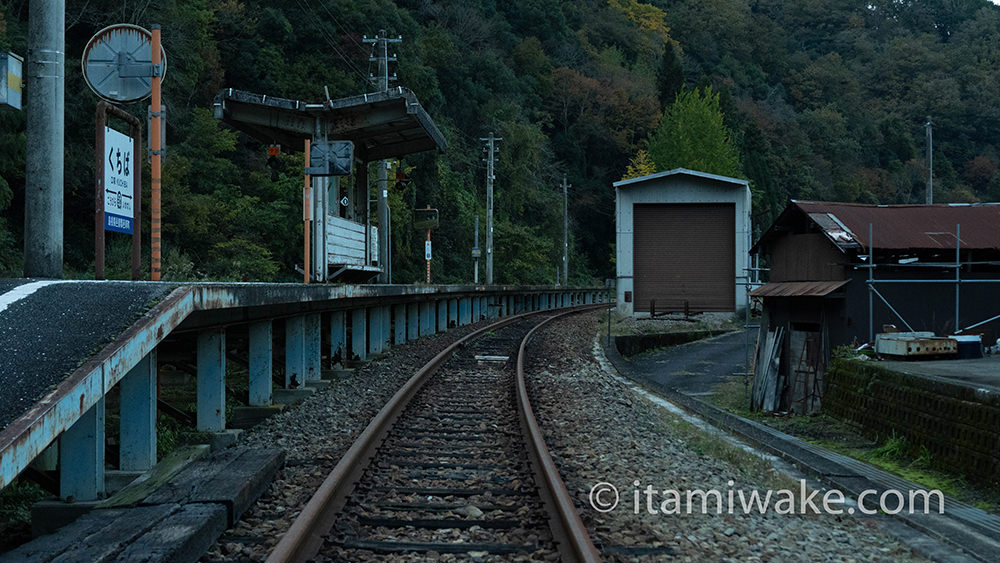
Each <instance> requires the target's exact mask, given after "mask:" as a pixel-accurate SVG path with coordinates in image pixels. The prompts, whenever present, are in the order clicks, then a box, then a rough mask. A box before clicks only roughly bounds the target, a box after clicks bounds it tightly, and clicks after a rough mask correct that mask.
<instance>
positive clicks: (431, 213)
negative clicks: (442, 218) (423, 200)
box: [413, 205, 438, 283]
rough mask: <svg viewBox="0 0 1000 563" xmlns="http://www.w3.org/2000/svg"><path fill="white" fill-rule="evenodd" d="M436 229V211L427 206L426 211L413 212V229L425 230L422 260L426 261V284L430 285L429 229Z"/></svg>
mask: <svg viewBox="0 0 1000 563" xmlns="http://www.w3.org/2000/svg"><path fill="white" fill-rule="evenodd" d="M437 227H438V210H437V209H431V206H430V205H428V206H427V208H426V209H414V210H413V228H414V229H417V230H421V229H427V241H426V242H424V260H426V261H427V283H431V229H436V228H437Z"/></svg>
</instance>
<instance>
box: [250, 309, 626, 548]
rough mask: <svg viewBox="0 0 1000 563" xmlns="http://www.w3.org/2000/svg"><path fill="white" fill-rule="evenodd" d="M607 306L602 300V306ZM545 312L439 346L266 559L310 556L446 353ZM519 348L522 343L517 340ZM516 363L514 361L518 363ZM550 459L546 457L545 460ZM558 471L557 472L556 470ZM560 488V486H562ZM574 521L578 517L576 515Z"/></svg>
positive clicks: (508, 320) (503, 322) (515, 318)
mask: <svg viewBox="0 0 1000 563" xmlns="http://www.w3.org/2000/svg"><path fill="white" fill-rule="evenodd" d="M603 305H604V306H607V304H603ZM593 307H594V306H593V305H587V306H584V307H577V308H574V309H572V310H571V311H570V312H579V311H582V310H588V309H591V308H593ZM544 312H545V311H531V312H528V313H521V314H520V315H514V316H510V317H507V318H505V319H502V320H500V321H498V322H496V323H493V324H490V325H488V326H485V327H482V328H479V329H476V330H475V331H473V332H470V333H469V334H467V335H465V336H464V337H462V338H460V339H459V340H457V341H455V342H453V343H452V344H451V345H449V346H448V347H447V348H445V349H444V350H442V351H441V352H440V353H438V354H437V355H436V356H434V358H433V359H431V361H429V362H427V364H426V365H424V366H423V367H422V368H420V370H419V371H418V372H417V373H415V374H414V375H413V377H411V378H410V379H409V380H407V382H406V383H404V384H403V386H402V387H400V388H399V390H398V391H396V393H395V394H394V395H393V396H392V398H391V399H389V402H387V403H386V404H385V406H383V407H382V409H381V410H379V412H378V414H376V415H375V417H374V418H372V420H371V422H369V423H368V426H367V427H365V429H364V430H363V431H362V432H361V435H360V436H358V438H357V440H355V441H354V443H353V444H352V445H351V447H350V449H348V450H347V452H346V453H345V454H344V456H343V457H342V458H341V459H340V461H339V462H338V463H337V465H336V466H334V468H333V470H331V471H330V474H329V475H328V476H327V477H326V479H324V480H323V483H322V484H321V485H320V486H319V488H318V489H317V490H316V493H315V494H314V495H313V497H312V498H311V499H309V502H308V503H306V506H305V507H304V508H303V509H302V512H300V513H299V515H298V516H297V517H296V519H295V521H294V522H292V525H291V527H289V529H288V531H287V532H285V534H284V535H283V536H282V537H281V540H279V541H278V544H277V545H275V547H274V549H273V550H272V551H271V553H270V555H268V558H267V562H268V563H284V562H288V561H307V560H309V559H311V558H313V557H315V556H316V554H317V553H318V552H319V550H320V548H321V547H322V546H323V541H324V540H323V536H324V535H325V534H326V533H327V532H328V531H329V530H330V528H331V527H333V524H334V522H335V520H336V518H337V513H338V512H339V511H340V509H341V508H342V507H343V506H344V504H345V503H346V501H347V497H348V496H349V495H350V493H351V491H352V490H353V488H354V484H355V483H356V482H357V480H358V478H359V477H360V476H361V474H362V473H363V472H364V470H365V468H366V467H367V466H368V462H369V461H370V460H371V458H372V457H374V455H375V451H376V449H377V447H378V445H379V444H381V442H382V441H383V439H384V437H385V435H386V434H387V433H388V432H389V430H390V429H391V428H392V425H393V424H394V423H395V421H396V419H398V418H399V416H400V415H401V414H402V412H403V410H404V409H405V408H406V406H407V405H408V404H409V403H410V400H411V399H412V398H413V397H414V396H416V393H417V391H419V390H420V388H421V387H422V386H423V384H424V383H425V382H426V381H427V379H428V378H429V377H430V376H431V375H433V374H434V373H435V372H436V371H437V370H438V368H439V367H440V366H441V365H442V364H443V363H444V362H445V361H447V360H448V359H449V358H450V357H451V355H452V353H454V352H455V350H457V349H458V348H460V347H462V346H463V345H465V344H466V343H467V342H469V341H470V340H473V339H475V338H476V337H478V336H480V335H482V334H483V333H485V332H488V331H492V330H496V329H498V328H502V327H504V326H507V325H509V324H511V323H513V322H515V321H518V320H520V319H523V318H525V317H528V316H531V315H537V314H539V313H544ZM522 346H523V344H522ZM519 365H520V363H519ZM550 461H551V460H550ZM556 475H558V473H556ZM563 490H564V491H565V486H564V487H563ZM578 519H579V518H578Z"/></svg>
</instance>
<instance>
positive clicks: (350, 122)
mask: <svg viewBox="0 0 1000 563" xmlns="http://www.w3.org/2000/svg"><path fill="white" fill-rule="evenodd" d="M214 106H215V117H216V118H217V119H221V120H223V121H225V122H226V123H228V124H230V125H232V126H233V127H235V128H237V129H240V130H241V131H244V132H246V133H247V134H249V135H251V136H253V137H255V138H257V139H259V140H261V141H263V142H265V143H278V144H281V145H283V146H284V147H287V150H291V151H297V150H301V147H302V145H303V140H305V139H311V138H313V137H314V136H315V135H316V134H317V129H318V128H321V129H322V130H323V132H324V133H326V134H327V135H329V138H330V139H337V140H348V141H353V142H354V145H355V147H354V150H355V154H356V155H357V157H358V158H359V159H361V160H362V161H364V162H370V161H373V160H381V159H385V158H399V157H402V156H405V155H407V154H411V153H415V152H421V151H429V150H439V151H444V150H445V149H447V146H448V143H447V142H446V141H445V138H444V135H443V134H442V133H441V131H440V130H438V128H437V125H435V124H434V121H433V120H432V119H431V118H430V116H429V115H428V114H427V112H426V111H425V110H424V108H423V107H422V106H421V105H420V102H419V101H417V97H416V96H415V95H414V94H413V92H411V91H410V90H407V89H406V88H402V87H396V88H393V89H392V90H389V91H388V92H376V93H372V94H361V95H358V96H352V97H349V98H340V99H337V100H326V101H324V102H319V103H306V102H302V101H298V100H288V99H285V98H278V97H275V96H267V95H263V94H254V93H251V92H244V91H242V90H234V89H232V88H226V89H225V90H222V91H221V92H219V94H218V95H216V97H215V102H214Z"/></svg>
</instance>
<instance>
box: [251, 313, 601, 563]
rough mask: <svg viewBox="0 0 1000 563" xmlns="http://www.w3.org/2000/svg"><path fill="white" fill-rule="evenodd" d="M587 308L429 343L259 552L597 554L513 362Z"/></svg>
mask: <svg viewBox="0 0 1000 563" xmlns="http://www.w3.org/2000/svg"><path fill="white" fill-rule="evenodd" d="M590 308H592V307H580V308H576V309H573V310H570V311H564V312H559V313H554V312H551V311H548V312H541V313H530V314H526V315H519V316H515V317H510V318H507V319H503V320H501V321H499V322H497V323H493V324H491V325H489V326H486V327H483V328H481V329H479V330H476V331H475V332H473V333H471V334H469V335H468V336H466V337H464V338H462V339H461V340H459V341H457V342H455V343H454V344H452V345H451V346H449V347H448V348H447V349H445V350H444V351H443V352H441V354H439V355H438V356H436V357H435V358H434V359H433V360H431V361H430V362H429V363H428V364H427V365H425V366H424V367H423V368H421V370H420V371H419V372H417V373H416V374H415V375H414V376H413V377H412V378H411V379H410V380H409V381H408V382H407V383H406V384H405V385H404V386H403V387H402V388H401V389H400V390H399V391H398V392H397V393H396V394H395V395H394V396H393V398H392V399H391V400H390V401H389V403H387V404H386V406H385V407H383V408H382V410H381V411H380V412H379V413H378V415H376V417H375V418H374V419H372V421H371V423H370V424H369V425H368V427H367V428H366V429H365V430H364V431H363V432H362V434H361V436H360V437H359V438H358V440H357V441H356V442H355V443H354V444H353V445H352V446H351V448H350V449H349V450H348V452H347V453H346V454H345V455H344V457H343V458H342V459H341V460H340V462H339V463H338V464H337V466H336V467H335V468H334V469H333V471H332V472H331V473H330V475H329V476H328V477H327V478H326V480H325V481H324V483H323V485H322V486H321V487H320V489H319V490H318V491H317V493H316V495H315V496H314V497H313V498H312V499H311V500H310V501H309V503H308V504H307V505H306V507H305V508H304V509H303V511H302V513H301V514H300V515H299V517H298V519H297V520H296V521H295V522H294V523H293V524H292V527H291V528H290V529H289V531H288V532H287V533H286V534H285V535H284V536H283V537H282V539H281V541H280V542H279V543H278V545H277V546H276V547H275V549H274V550H273V551H272V553H271V555H270V557H269V559H268V561H305V560H308V559H320V560H323V559H337V560H343V559H354V560H367V559H370V560H378V559H380V558H384V557H385V556H386V555H387V554H392V553H406V552H410V553H413V552H417V553H426V554H440V553H466V554H478V555H482V556H486V555H498V556H499V555H505V554H513V553H521V554H533V555H534V556H537V557H544V558H547V559H548V558H554V557H555V556H556V554H558V557H559V558H561V559H562V560H563V561H597V560H599V559H600V557H599V555H598V552H597V550H596V548H595V547H594V545H593V543H592V542H591V540H590V538H589V536H588V534H587V532H586V530H585V528H584V527H583V524H582V523H581V521H580V518H579V516H578V514H577V512H576V509H575V508H574V506H573V502H572V499H571V498H570V496H569V494H568V493H567V491H566V487H565V485H564V484H563V483H562V480H561V478H560V476H559V473H558V470H557V469H556V466H555V463H554V462H553V461H552V458H551V456H550V455H549V453H548V450H547V448H546V446H545V443H544V439H543V437H542V434H541V431H540V430H539V428H538V424H537V422H536V421H535V418H534V414H533V412H532V408H531V404H530V402H529V400H528V396H527V392H526V388H525V384H524V377H523V370H522V368H523V364H524V358H525V354H526V351H525V348H526V346H527V342H528V340H529V339H530V338H531V335H532V334H533V333H534V331H535V330H536V329H537V328H539V327H541V326H542V325H544V324H545V323H547V322H549V321H551V320H553V319H556V318H558V317H561V316H563V315H567V314H571V313H574V312H579V311H583V310H587V309H590ZM515 351H516V353H517V358H516V361H511V360H513V359H514V358H513V356H514V353H515Z"/></svg>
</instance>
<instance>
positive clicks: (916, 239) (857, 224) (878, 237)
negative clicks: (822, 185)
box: [751, 200, 1000, 252]
mask: <svg viewBox="0 0 1000 563" xmlns="http://www.w3.org/2000/svg"><path fill="white" fill-rule="evenodd" d="M792 212H801V213H803V214H805V215H806V216H807V217H808V218H809V220H810V221H812V222H813V223H815V224H816V226H818V227H819V228H820V229H821V230H822V232H823V233H824V234H825V235H826V236H827V238H829V239H830V241H831V242H833V243H834V244H836V245H837V246H838V247H839V248H840V249H841V250H844V251H846V250H848V249H856V250H861V251H863V250H864V249H869V248H871V246H872V241H870V240H869V238H868V226H869V225H871V230H872V239H874V246H875V248H877V249H886V250H908V249H932V250H934V249H954V248H955V242H956V236H955V233H956V225H961V236H962V248H963V249H966V250H969V249H989V250H1000V203H972V204H968V203H962V204H958V203H945V204H934V205H864V204H858V203H836V202H825V201H797V200H792V203H791V204H790V205H789V206H788V207H787V208H786V209H785V211H783V212H782V214H781V217H779V218H778V220H777V221H775V223H774V225H772V226H771V228H770V229H768V231H767V232H766V233H764V235H763V236H761V238H760V241H758V243H757V244H756V245H754V248H753V249H752V250H751V252H756V250H757V247H758V246H759V245H760V244H761V243H762V242H764V241H765V240H767V239H770V238H772V237H774V236H777V234H778V233H779V232H780V231H781V230H782V228H783V226H784V225H782V224H783V223H785V222H786V221H788V219H789V214H790V213H792Z"/></svg>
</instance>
